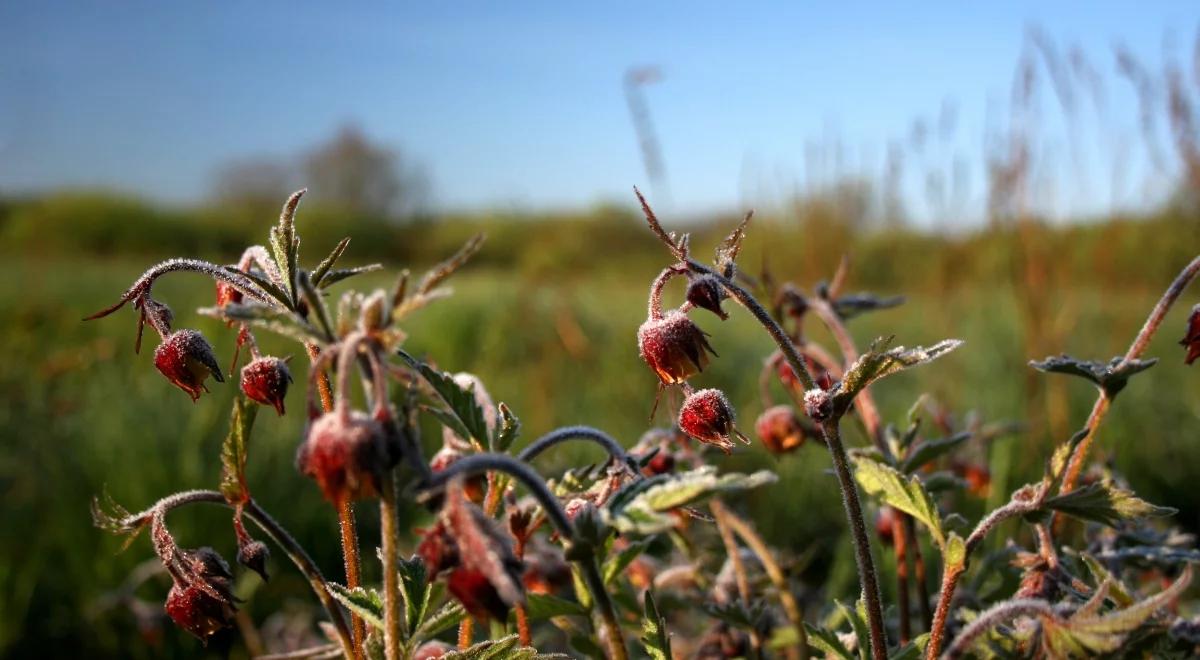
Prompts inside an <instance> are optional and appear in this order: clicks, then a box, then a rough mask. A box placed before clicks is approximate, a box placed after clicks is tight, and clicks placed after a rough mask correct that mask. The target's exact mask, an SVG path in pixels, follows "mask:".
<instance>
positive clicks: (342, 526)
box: [337, 497, 367, 660]
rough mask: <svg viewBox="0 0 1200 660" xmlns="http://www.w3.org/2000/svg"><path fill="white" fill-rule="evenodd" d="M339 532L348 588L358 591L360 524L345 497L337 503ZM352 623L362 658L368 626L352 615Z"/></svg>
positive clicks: (359, 656)
mask: <svg viewBox="0 0 1200 660" xmlns="http://www.w3.org/2000/svg"><path fill="white" fill-rule="evenodd" d="M337 514H338V530H339V531H340V532H341V540H342V560H343V563H344V565H345V567H346V587H347V588H349V589H356V588H358V587H359V586H360V584H361V583H360V573H359V558H358V523H357V522H356V521H355V519H354V505H353V504H352V503H351V502H350V498H348V497H343V498H342V499H341V501H339V502H338V503H337ZM350 623H351V625H352V627H353V629H354V642H355V646H354V657H355V658H356V660H357V659H359V658H361V657H362V652H361V650H360V649H361V646H362V643H363V641H364V640H366V638H367V625H366V623H365V622H364V621H363V619H362V617H360V616H357V615H355V614H354V613H353V612H351V614H350Z"/></svg>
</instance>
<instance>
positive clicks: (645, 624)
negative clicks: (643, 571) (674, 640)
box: [642, 589, 672, 660]
mask: <svg viewBox="0 0 1200 660" xmlns="http://www.w3.org/2000/svg"><path fill="white" fill-rule="evenodd" d="M643 607H644V616H643V617H642V647H643V648H644V649H646V655H648V656H650V658H651V659H652V660H671V658H672V655H671V635H670V633H668V632H667V619H666V617H664V616H663V615H662V614H660V613H659V612H658V604H657V603H655V602H654V590H653V589H647V590H646V597H645V603H644V606H643Z"/></svg>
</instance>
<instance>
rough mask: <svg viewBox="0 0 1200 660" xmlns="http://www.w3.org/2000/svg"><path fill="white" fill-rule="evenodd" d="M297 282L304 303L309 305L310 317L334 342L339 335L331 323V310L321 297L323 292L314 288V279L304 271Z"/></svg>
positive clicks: (297, 278)
mask: <svg viewBox="0 0 1200 660" xmlns="http://www.w3.org/2000/svg"><path fill="white" fill-rule="evenodd" d="M296 280H297V283H298V284H299V285H300V294H301V295H302V296H303V297H304V302H306V303H308V309H309V313H310V315H312V316H315V317H316V319H317V325H318V326H320V328H321V330H323V331H324V332H325V334H326V335H327V336H328V339H330V340H333V338H334V337H336V336H337V335H336V334H335V333H334V331H333V324H332V323H330V321H329V308H328V307H327V306H326V305H325V299H324V298H322V297H321V292H320V291H317V287H315V286H313V283H312V279H311V278H310V277H309V275H308V273H306V272H304V271H301V272H300V275H299V276H297V277H296Z"/></svg>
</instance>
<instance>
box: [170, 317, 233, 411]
mask: <svg viewBox="0 0 1200 660" xmlns="http://www.w3.org/2000/svg"><path fill="white" fill-rule="evenodd" d="M154 366H155V367H157V368H158V370H159V371H160V372H162V375H164V376H166V377H167V380H169V381H171V382H172V383H174V384H175V386H176V387H178V388H179V389H181V390H183V391H184V392H187V393H188V396H190V397H192V401H195V400H196V399H199V398H200V393H201V392H207V391H208V388H207V387H205V386H204V379H206V378H208V376H209V374H212V377H213V378H214V379H216V381H217V382H218V383H223V382H225V378H224V377H223V376H222V375H221V367H219V366H217V358H216V356H215V355H214V354H213V348H212V346H211V345H210V344H209V343H208V340H207V339H205V338H204V335H202V334H200V333H199V332H196V331H195V330H177V331H175V332H172V333H171V334H169V335H167V338H166V339H164V340H163V342H162V343H161V344H159V345H158V348H156V349H154Z"/></svg>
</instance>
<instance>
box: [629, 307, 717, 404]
mask: <svg viewBox="0 0 1200 660" xmlns="http://www.w3.org/2000/svg"><path fill="white" fill-rule="evenodd" d="M638 352H639V353H640V354H641V356H642V360H645V362H646V364H648V365H650V369H652V370H653V371H654V373H656V374H658V378H659V380H661V381H662V382H663V383H666V384H667V385H672V384H675V383H682V382H684V381H686V380H687V379H688V378H691V377H692V376H694V375H696V374H698V373H700V372H701V371H703V370H704V367H705V366H707V365H708V353H712V354H713V355H716V354H717V353H716V351H714V350H713V349H712V346H710V345H709V343H708V340H707V339H706V338H705V334H704V331H703V330H701V329H700V328H699V327H697V326H696V324H695V323H692V320H691V319H690V318H688V316H687V314H684V313H683V312H681V311H679V310H675V311H672V312H669V313H668V314H667V315H666V316H664V317H662V318H660V319H648V320H647V321H646V322H645V323H643V324H642V327H640V328H638Z"/></svg>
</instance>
